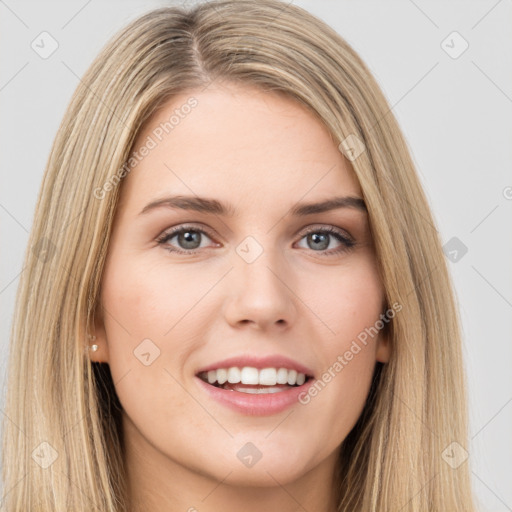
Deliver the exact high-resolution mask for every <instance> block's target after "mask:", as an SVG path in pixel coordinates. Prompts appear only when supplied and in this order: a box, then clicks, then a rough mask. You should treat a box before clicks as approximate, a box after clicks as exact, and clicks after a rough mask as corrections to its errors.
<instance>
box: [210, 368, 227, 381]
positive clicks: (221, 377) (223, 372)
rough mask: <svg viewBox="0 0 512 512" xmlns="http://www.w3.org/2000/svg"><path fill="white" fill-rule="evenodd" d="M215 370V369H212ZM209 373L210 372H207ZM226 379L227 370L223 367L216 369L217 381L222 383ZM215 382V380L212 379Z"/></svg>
mask: <svg viewBox="0 0 512 512" xmlns="http://www.w3.org/2000/svg"><path fill="white" fill-rule="evenodd" d="M214 371H215V370H214ZM208 373H210V372H208ZM227 380H228V371H227V370H226V369H225V368H221V369H220V370H217V382H218V383H219V384H224V382H226V381H227ZM213 382H215V381H213Z"/></svg>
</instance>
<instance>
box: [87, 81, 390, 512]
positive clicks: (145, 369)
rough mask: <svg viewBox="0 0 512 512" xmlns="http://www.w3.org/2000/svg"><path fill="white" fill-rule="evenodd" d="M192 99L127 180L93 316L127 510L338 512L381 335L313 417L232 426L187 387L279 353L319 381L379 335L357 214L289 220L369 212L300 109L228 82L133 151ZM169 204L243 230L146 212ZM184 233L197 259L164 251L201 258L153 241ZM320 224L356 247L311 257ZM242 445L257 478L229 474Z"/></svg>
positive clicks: (330, 240) (290, 412)
mask: <svg viewBox="0 0 512 512" xmlns="http://www.w3.org/2000/svg"><path fill="white" fill-rule="evenodd" d="M191 96H193V97H194V98H196V99H197V101H198V105H197V107H196V108H195V109H193V110H192V111H191V113H190V114H189V115H188V116H186V117H185V118H184V119H183V120H180V123H179V125H177V126H176V127H175V128H174V129H173V131H172V132H170V133H169V135H167V136H166V137H165V138H164V139H163V140H162V142H160V143H159V144H158V145H157V146H156V147H155V148H153V149H152V150H151V151H150V152H149V154H148V155H147V156H146V157H145V158H144V159H143V160H142V161H141V162H140V163H139V164H138V165H137V166H136V167H135V169H133V170H132V171H131V173H130V174H128V175H127V176H126V177H125V178H124V180H123V183H122V190H121V200H120V203H119V205H118V209H117V213H116V217H115V221H114V226H113V233H112V238H111V241H110V246H109V250H108V254H107V262H106V267H105V269H104V274H103V279H102V288H101V298H100V299H101V306H102V307H101V308H99V310H98V314H97V317H96V332H95V334H96V337H97V341H96V343H97V344H98V345H99V350H98V351H97V352H95V353H91V357H92V358H93V360H94V361H103V362H107V363H108V364H109V365H110V369H111V372H112V377H113V380H114V383H115V387H116V391H117V394H118V396H119V399H120V401H121V404H122V406H123V409H124V412H123V431H124V438H125V455H126V461H127V467H128V482H129V487H130V494H131V502H132V504H133V507H134V508H133V510H137V507H139V508H140V509H141V510H152V511H164V510H165V511H169V510H183V511H186V510H189V511H192V510H198V511H201V512H207V511H219V510H222V511H225V512H230V511H235V510H236V511H239V510H242V509H243V510H245V511H249V512H251V511H256V510H258V511H261V510H280V511H282V512H287V511H292V510H299V509H300V510H302V508H301V507H304V508H305V509H307V510H318V511H327V512H330V511H334V510H335V503H334V500H333V491H332V475H333V472H334V469H335V461H336V457H337V455H338V452H339V447H340V444H341V443H342V442H343V440H344V439H345V437H346V436H347V434H348V433H349V432H350V430H351V429H352V427H353V426H354V424H355V423H356V421H357V419H358V417H359V416H360V413H361V411H362V409H363V406H364V402H365V400H366V397H367V395H368V392H369V389H370V383H371V377H372V374H373V370H374V367H375V363H376V361H381V362H387V361H388V359H389V352H390V348H389V342H388V340H387V339H386V337H385V335H383V334H382V332H380V333H379V335H378V336H376V337H374V338H369V342H368V344H367V345H366V346H365V347H364V348H363V349H362V350H361V351H360V352H359V353H358V354H357V355H355V356H354V358H353V359H352V360H351V361H350V362H349V363H348V364H347V365H346V366H345V367H344V368H343V370H342V371H341V372H339V373H337V374H336V377H335V378H333V379H332V380H331V382H329V383H328V385H326V386H325V388H324V389H323V390H322V391H321V392H320V393H318V395H317V396H316V397H314V398H313V399H311V401H310V402H309V403H308V404H307V405H302V404H300V403H297V404H294V405H293V406H292V407H290V408H288V409H286V410H285V411H283V412H281V413H279V414H274V415H268V416H259V417H257V416H248V415H244V414H241V413H239V412H235V411H233V410H230V409H228V408H226V407H225V406H223V405H221V404H219V403H217V402H216V401H213V400H212V399H210V398H209V397H208V396H207V395H206V393H205V391H204V390H202V389H201V387H200V386H199V383H198V382H197V380H196V377H195V374H196V372H197V371H198V370H199V369H200V368H201V367H204V366H205V365H207V364H209V363H211V362H214V361H219V360H222V359H225V358H227V357H232V356H235V355H241V354H254V355H258V356H264V355H268V354H280V355H285V356H288V357H290V358H292V359H295V360H296V361H299V362H301V363H303V364H304V365H306V366H308V367H310V368H311V369H313V370H314V373H315V377H317V378H321V376H322V374H323V372H324V371H326V370H327V369H328V368H329V367H332V365H333V364H334V363H335V361H336V360H337V357H338V356H339V355H343V354H344V353H345V352H346V351H347V350H348V349H349V347H350V345H351V343H352V342H353V340H354V339H356V337H357V335H358V334H359V333H360V332H362V331H363V330H364V329H365V328H367V327H369V326H372V325H374V323H375V322H376V321H377V320H378V319H379V316H380V314H381V313H382V312H383V311H384V309H383V304H384V290H383V287H382V283H381V281H380V278H379V274H378V271H377V262H376V257H375V253H374V249H373V244H372V239H371V234H370V230H369V225H368V219H367V214H366V212H364V211H360V210H358V209H355V208H341V209H337V210H332V211H329V212H324V213H318V214H314V215H310V216H308V217H303V218H300V217H293V216H291V215H290V214H289V210H290V208H291V207H293V206H294V205H295V204H296V203H298V202H308V203H309V202H317V201H321V200H325V199H328V198H331V197H333V196H334V195H337V196H338V195H350V196H355V197H362V194H361V189H360V187H359V184H358V180H357V179H356V177H355V174H354V172H353V170H352V169H351V167H350V163H349V162H348V161H347V160H346V159H345V158H344V156H343V155H342V153H341V152H340V151H339V150H338V148H337V145H336V143H335V142H334V141H333V140H332V138H331V137H330V135H329V133H328V132H327V130H326V129H325V127H324V126H323V125H322V124H321V123H320V122H319V121H318V120H317V119H316V118H315V117H314V116H313V115H312V114H311V113H309V112H308V111H307V110H305V109H304V108H303V107H302V106H300V105H299V104H297V103H295V102H294V101H293V100H291V99H289V98H287V97H285V96H283V95H280V94H277V93H264V92H260V91H259V90H257V89H253V88H251V87H248V86H240V85H233V84H229V83H224V84H218V83H217V84H214V85H211V86H210V87H208V88H207V89H206V90H204V91H200V90H197V91H190V92H187V93H184V94H182V95H180V96H177V97H175V98H173V99H172V101H171V102H169V103H167V104H166V105H165V106H164V107H163V108H162V109H161V110H159V111H158V112H157V113H155V114H154V115H153V117H152V118H151V119H150V121H149V122H148V124H147V125H146V127H145V129H144V130H143V131H142V132H141V133H140V134H139V136H138V139H137V141H136V144H135V147H136V148H140V147H141V146H142V145H143V144H144V142H145V141H146V140H147V136H148V135H151V133H152V130H154V129H155V127H157V126H158V125H159V124H160V123H161V122H164V121H166V120H168V119H169V117H170V116H171V115H172V113H173V111H174V109H175V108H178V107H179V106H180V105H183V104H184V103H186V101H187V100H188V99H189V98H190V97H191ZM178 194H183V195H197V196H201V197H208V198H214V199H217V200H219V201H221V202H223V203H229V204H231V205H232V206H233V207H234V208H235V209H236V210H237V214H236V215H235V216H234V217H232V218H230V217H222V216H220V215H214V214H212V213H200V212H195V211H186V210H179V209H171V208H158V209H154V210H152V211H150V212H147V213H145V214H140V212H141V210H142V209H143V208H144V207H145V206H146V205H147V204H148V203H150V202H152V201H154V200H157V199H161V198H164V197H166V196H170V195H178ZM185 223H186V224H187V226H188V225H189V224H193V227H194V228H196V229H205V230H206V231H207V234H197V233H196V235H195V236H196V238H195V240H196V245H195V246H194V247H199V248H197V249H196V250H197V253H196V254H192V255H190V254H179V253H172V252H169V251H168V250H167V249H166V247H167V248H169V247H171V248H177V249H181V250H183V251H187V250H188V251H191V250H194V249H190V247H191V246H190V245H189V246H187V245H186V244H184V240H183V238H181V237H178V236H174V238H172V239H170V240H168V241H167V242H165V243H164V244H159V243H158V242H157V241H156V239H157V238H158V237H159V236H160V235H161V234H162V233H164V232H168V231H169V229H170V228H172V227H174V226H179V225H183V224H185ZM330 226H333V227H334V228H335V229H338V231H339V232H341V234H342V235H344V236H346V235H347V234H348V235H349V236H350V237H351V238H352V239H353V240H354V241H355V245H354V247H352V248H351V249H346V248H345V246H344V244H343V243H342V242H340V241H338V240H337V239H336V238H335V237H334V236H332V235H328V236H327V238H326V241H325V245H322V244H320V246H319V245H318V242H317V245H315V243H314V242H313V241H311V237H308V236H307V233H305V231H306V228H308V227H315V228H326V227H330ZM314 232H315V233H318V231H314ZM208 233H210V234H211V236H210V234H208ZM320 235H321V232H320ZM248 236H251V237H253V238H254V239H256V240H257V241H258V243H259V244H260V245H261V247H262V249H263V252H262V254H261V255H260V256H259V257H258V258H257V259H256V260H255V261H253V262H252V263H250V264H249V263H247V262H246V261H245V260H244V259H243V258H241V257H240V256H239V254H238V253H237V252H236V248H237V246H238V245H239V244H240V243H241V242H242V241H243V240H244V239H245V238H246V237H248ZM187 247H188V248H187ZM337 249H341V252H339V253H338V254H334V251H336V250H337ZM145 339H150V340H151V341H152V343H154V345H155V346H157V347H158V349H159V350H160V355H159V357H157V358H156V359H155V360H154V361H153V362H152V363H151V364H149V365H147V366H146V365H144V364H142V363H141V361H140V360H139V359H138V358H137V357H135V355H134V350H136V349H137V347H138V346H139V345H140V343H141V342H142V340H145ZM151 346H152V345H151ZM152 350H153V349H150V351H152ZM248 442H251V443H253V444H254V445H255V446H256V447H257V448H258V449H259V451H260V452H261V453H262V458H261V459H260V460H259V461H258V462H257V463H256V464H255V465H254V466H252V467H250V468H247V467H245V466H244V465H243V464H242V463H241V462H240V460H239V459H238V458H237V452H238V451H239V450H240V449H241V448H242V447H243V446H244V445H245V444H246V443H248Z"/></svg>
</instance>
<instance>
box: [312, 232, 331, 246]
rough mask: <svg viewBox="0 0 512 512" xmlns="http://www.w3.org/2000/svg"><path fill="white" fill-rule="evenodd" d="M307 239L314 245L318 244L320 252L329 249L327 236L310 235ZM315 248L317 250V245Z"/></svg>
mask: <svg viewBox="0 0 512 512" xmlns="http://www.w3.org/2000/svg"><path fill="white" fill-rule="evenodd" d="M308 238H309V240H312V241H313V242H314V243H318V242H320V243H321V247H320V249H321V250H324V249H327V247H329V235H327V234H325V233H322V234H318V233H312V234H311V235H309V237H308ZM322 239H323V243H322ZM316 247H317V248H319V246H318V245H317V246H316ZM313 248H314V247H313Z"/></svg>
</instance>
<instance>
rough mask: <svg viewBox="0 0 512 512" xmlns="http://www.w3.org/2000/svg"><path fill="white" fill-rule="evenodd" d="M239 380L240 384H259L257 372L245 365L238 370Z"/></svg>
mask: <svg viewBox="0 0 512 512" xmlns="http://www.w3.org/2000/svg"><path fill="white" fill-rule="evenodd" d="M240 381H241V382H242V384H259V374H258V370H257V369H256V368H251V367H249V366H245V367H244V368H242V371H241V372H240Z"/></svg>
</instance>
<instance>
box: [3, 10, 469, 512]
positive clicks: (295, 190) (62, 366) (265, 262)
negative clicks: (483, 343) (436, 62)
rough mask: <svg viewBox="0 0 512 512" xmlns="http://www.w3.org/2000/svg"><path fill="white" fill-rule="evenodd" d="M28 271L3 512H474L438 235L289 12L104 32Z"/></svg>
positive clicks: (313, 24) (329, 51)
mask: <svg viewBox="0 0 512 512" xmlns="http://www.w3.org/2000/svg"><path fill="white" fill-rule="evenodd" d="M29 246H30V248H31V250H30V251H28V252H27V256H26V265H27V269H26V271H25V272H24V274H23V279H22V281H21V283H20V289H19V296H18V304H17V315H16V317H15V325H14V330H13V339H12V345H11V353H10V361H9V376H8V378H9V380H8V395H7V406H6V418H8V420H6V421H4V433H3V436H4V437H3V440H4V450H3V470H4V475H3V476H4V482H5V483H4V485H5V489H8V490H9V492H8V493H7V494H6V496H5V499H4V502H3V505H4V507H5V509H6V510H9V511H10V510H13V511H14V510H34V511H35V510H45V511H46V510H55V511H64V510H66V511H68V510H74V511H79V510H84V511H85V510H96V509H97V510H102V511H103V510H105V511H109V512H114V511H120V510H130V511H136V510H154V511H158V510H199V511H206V510H209V511H213V510H223V511H229V510H234V509H240V508H241V507H243V509H244V510H248V511H251V510H262V509H264V510H284V511H287V510H297V509H305V510H315V511H326V512H332V511H342V510H343V511H355V510H360V511H368V510H372V511H397V510H401V511H427V510H428V511H432V510H439V511H440V510H454V511H455V510H460V511H462V510H464V511H468V510H474V506H473V501H472V496H471V490H470V480H469V471H468V463H467V461H466V457H465V453H466V452H465V449H464V446H466V428H467V427H466V401H465V383H464V375H463V371H462V360H461V347H460V344H461V342H460V333H459V325H458V318H457V312H456V308H455V306H454V300H453V295H452V290H451V285H450V280H449V276H448V273H447V268H446V265H445V261H444V257H443V253H442V250H441V245H440V241H439V237H438V233H437V231H436V229H435V225H434V222H433V220H432V216H431V214H430V211H429V208H428V205H427V202H426V199H425V196H424V194H423V192H422V190H421V186H420V184H419V181H418V178H417V176H416V173H415V170H414V166H413V163H412V161H411V158H410V156H409V153H408V150H407V147H406V143H405V141H404V138H403V136H402V135H401V133H400V130H399V128H398V126H397V123H396V121H395V119H394V117H393V115H392V113H391V112H390V109H389V106H388V105H387V103H386V101H385V99H384V97H383V95H382V93H381V91H380V89H379V87H378V86H377V84H376V82H375V80H374V79H373V78H372V76H371V75H370V73H369V71H368V69H367V68H366V66H365V65H364V63H363V62H362V61H361V59H360V58H359V57H358V56H357V55H356V54H355V52H354V51H353V50H352V49H351V48H350V46H349V45H348V44H347V43H346V42H345V41H344V40H343V39H341V38H340V37H339V35H337V34H336V33H335V32H334V31H333V30H332V29H330V28H329V27H327V26H326V25H325V24H324V23H322V22H321V21H319V20H318V19H316V18H314V17H313V16H311V15H310V14H308V13H307V12H305V11H304V10H302V9H300V8H297V7H294V6H292V5H285V4H284V3H281V2H278V1H274V0H265V1H263V2H258V3H257V4H256V5H254V4H253V3H252V2H250V1H246V0H242V1H217V2H210V3H204V4H200V5H198V6H196V7H194V8H193V9H191V10H190V11H186V10H184V9H180V8H174V7H173V8H164V9H159V10H156V11H153V12H150V13H148V14H147V15H145V16H142V17H141V18H139V19H138V20H136V21H134V22H133V23H131V24H130V25H129V26H128V27H126V28H125V29H124V30H123V31H121V32H120V33H119V34H118V35H117V36H116V37H115V38H114V39H113V40H112V41H111V42H110V43H109V44H108V45H107V46H106V47H105V49H104V50H103V51H102V52H101V54H100V55H99V56H98V58H97V59H96V60H95V62H94V63H93V64H92V66H91V68H90V69H89V70H88V71H87V73H86V74H85V76H84V77H83V80H82V82H81V84H80V86H79V87H78V89H77V91H76V93H75V95H74V97H73V99H72V101H71V104H70V105H69V108H68V110H67V113H66V115H65V117H64V120H63V122H62V125H61V127H60V129H59V132H58V134H57V137H56V140H55V143H54V147H53V149H52V152H51V155H50V159H49V162H48V167H47V171H46V174H45V179H44V182H43V185H42V190H41V195H40V198H39V202H38V205H37V210H36V214H35V220H34V225H33V229H32V234H31V239H30V243H29ZM27 319H28V321H27Z"/></svg>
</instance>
